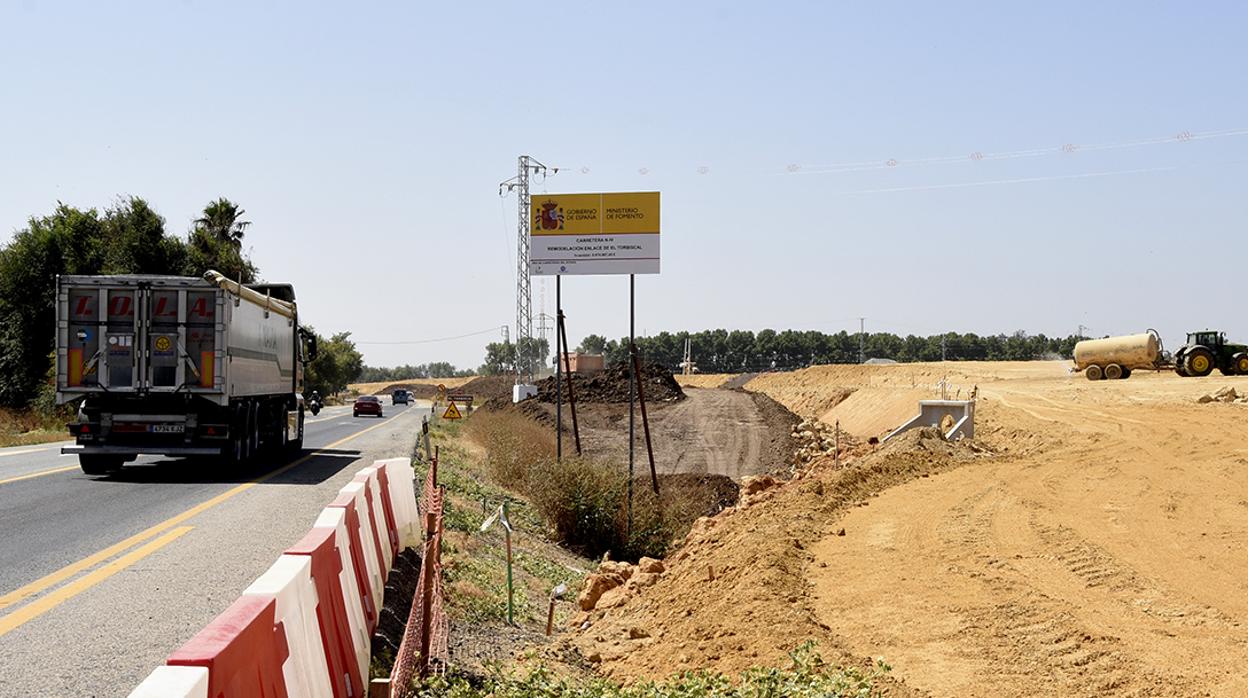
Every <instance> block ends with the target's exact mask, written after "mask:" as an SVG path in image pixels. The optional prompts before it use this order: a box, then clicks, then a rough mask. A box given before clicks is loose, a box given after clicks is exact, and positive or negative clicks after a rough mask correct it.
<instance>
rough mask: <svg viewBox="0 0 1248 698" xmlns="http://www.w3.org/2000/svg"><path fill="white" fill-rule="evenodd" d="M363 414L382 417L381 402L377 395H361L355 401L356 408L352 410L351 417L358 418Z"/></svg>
mask: <svg viewBox="0 0 1248 698" xmlns="http://www.w3.org/2000/svg"><path fill="white" fill-rule="evenodd" d="M362 414H375V415H377V416H378V417H380V416H381V400H378V399H377V397H376V396H375V395H361V396H359V397H357V398H356V399H355V406H354V407H352V408H351V415H352V416H353V417H358V416H360V415H362Z"/></svg>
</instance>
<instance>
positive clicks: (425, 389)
mask: <svg viewBox="0 0 1248 698" xmlns="http://www.w3.org/2000/svg"><path fill="white" fill-rule="evenodd" d="M396 390H407V391H409V392H411V394H412V397H414V398H417V399H420V400H428V399H430V398H432V397H433V396H434V395H437V394H438V386H436V385H430V384H429V383H391V384H390V385H387V386H385V387H384V388H381V389H380V390H374V391H373V392H372V394H373V395H390V394H391V393H393V392H394V391H396Z"/></svg>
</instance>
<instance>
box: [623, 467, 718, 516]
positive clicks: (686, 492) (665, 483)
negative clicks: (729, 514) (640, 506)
mask: <svg viewBox="0 0 1248 698" xmlns="http://www.w3.org/2000/svg"><path fill="white" fill-rule="evenodd" d="M634 485H635V486H637V487H649V486H650V478H649V477H640V478H636V479H635V480H634ZM659 490H660V491H661V492H663V494H664V496H665V497H670V498H671V499H674V500H677V501H681V502H684V503H686V504H690V505H692V504H695V503H696V505H697V506H698V507H700V508H701V509H702V515H703V516H714V515H715V514H718V513H719V512H720V511H723V510H724V509H726V508H728V507H731V506H735V505H736V503H737V499H738V498H739V497H740V488H739V487H738V486H737V483H735V482H733V481H732V478H730V477H728V476H726V475H715V474H706V473H675V474H668V475H659Z"/></svg>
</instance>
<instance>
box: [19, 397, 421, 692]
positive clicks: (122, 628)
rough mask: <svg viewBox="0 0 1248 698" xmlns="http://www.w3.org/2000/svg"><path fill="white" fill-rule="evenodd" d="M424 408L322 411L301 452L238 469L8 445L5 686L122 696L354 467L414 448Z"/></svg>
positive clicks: (298, 530)
mask: <svg viewBox="0 0 1248 698" xmlns="http://www.w3.org/2000/svg"><path fill="white" fill-rule="evenodd" d="M427 413H428V403H427V402H419V401H418V402H417V404H416V405H414V406H412V407H403V406H396V407H391V406H390V405H388V404H387V405H386V416H385V418H383V419H376V418H364V417H361V418H358V419H356V418H353V417H352V416H351V411H350V407H329V408H326V409H325V410H323V411H322V412H321V413H320V415H318V416H317V417H313V418H310V419H309V420H308V422H307V423H306V426H305V436H304V446H305V450H304V452H303V454H301V455H300V456H295V457H284V458H282V459H275V460H270V461H266V462H262V463H259V464H256V465H254V466H249V467H246V468H241V469H232V470H223V469H221V468H220V466H217V465H215V464H214V463H212V462H210V461H186V460H179V459H170V458H159V457H144V458H141V459H139V460H138V461H137V462H135V463H132V464H130V465H128V466H127V467H126V468H124V469H123V470H122V471H121V472H119V473H117V474H115V475H112V476H107V477H94V476H88V475H84V474H83V473H82V472H81V471H80V470H79V469H78V467H77V460H76V458H74V457H72V456H62V455H60V447H61V446H62V445H63V444H46V445H40V446H29V447H17V448H10V449H0V531H3V535H0V696H10V695H13V696H16V695H22V696H125V695H126V694H128V693H129V692H130V690H131V689H132V688H133V687H134V685H135V684H137V683H138V682H139V681H141V680H142V679H143V677H145V676H146V675H147V674H148V673H149V672H150V671H151V670H152V668H154V667H155V666H157V665H158V664H160V663H161V662H162V660H163V659H164V657H165V656H166V655H168V654H169V653H170V652H171V651H173V650H174V649H176V648H177V647H178V646H179V645H180V644H181V643H182V642H185V641H186V640H187V639H188V638H189V637H191V635H193V634H194V633H195V632H196V631H198V630H199V628H201V627H202V626H203V625H204V624H205V623H207V622H208V621H209V620H211V619H212V618H213V617H214V616H215V615H216V614H217V613H219V612H220V611H222V610H224V609H225V607H226V606H228V605H229V603H231V602H232V601H233V600H234V599H235V598H237V596H238V594H239V593H240V592H241V591H242V590H243V589H244V588H245V587H246V586H247V585H248V584H249V583H250V582H251V581H252V580H253V579H255V578H256V577H258V576H259V575H260V574H261V573H263V572H264V571H265V570H266V569H267V568H268V567H269V565H271V564H272V563H273V561H274V560H275V559H276V557H277V555H279V554H280V553H281V552H282V550H284V549H285V548H286V547H288V546H289V545H290V544H292V543H294V542H295V541H297V540H298V539H299V538H300V537H301V536H302V535H303V534H304V533H306V532H307V529H308V528H309V527H310V526H311V524H312V521H313V520H314V519H315V518H316V515H317V513H318V512H319V511H320V510H321V508H323V507H324V506H325V505H326V504H328V503H329V501H330V500H331V499H333V495H334V493H336V492H337V490H338V489H339V488H341V487H342V486H343V485H344V484H346V483H347V482H348V481H350V479H351V478H352V477H353V476H354V473H355V472H356V471H357V470H358V469H359V468H361V467H363V466H364V465H367V464H370V463H371V462H372V461H373V460H375V459H378V458H393V457H400V456H407V455H410V452H411V448H412V444H413V443H414V441H415V437H416V432H417V431H418V430H419V425H420V415H423V414H427Z"/></svg>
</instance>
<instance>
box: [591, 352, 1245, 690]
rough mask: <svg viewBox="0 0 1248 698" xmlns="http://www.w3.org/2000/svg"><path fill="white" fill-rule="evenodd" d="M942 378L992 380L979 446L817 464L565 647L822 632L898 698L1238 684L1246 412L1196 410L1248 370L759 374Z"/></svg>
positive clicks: (775, 379) (720, 523) (627, 663)
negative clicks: (1089, 376) (882, 666)
mask: <svg viewBox="0 0 1248 698" xmlns="http://www.w3.org/2000/svg"><path fill="white" fill-rule="evenodd" d="M802 374H804V375H802ZM942 379H943V380H945V381H946V382H947V383H950V384H952V385H954V386H955V388H954V389H959V388H960V389H963V390H966V389H969V388H970V387H973V386H978V387H979V395H980V398H981V399H980V402H979V407H978V410H977V416H978V423H977V431H978V438H977V441H976V444H974V445H973V446H972V445H957V446H953V445H949V444H946V443H944V442H943V441H939V440H938V439H933V438H932V435H930V434H929V435H928V436H927V437H924V436H923V435H922V433H919V434H917V435H915V434H916V432H911V433H910V434H908V435H906V436H905V437H903V439H904V440H903V441H901V442H900V443H895V442H890V443H889V444H886V445H885V446H882V447H881V448H880V449H879V450H878V452H876V453H873V454H867V455H864V456H861V457H858V458H852V459H850V464H849V465H848V467H844V468H841V469H839V470H837V469H833V468H830V467H829V466H828V462H827V459H826V458H825V459H823V460H821V461H816V462H815V463H814V464H813V465H812V467H811V469H810V470H809V471H807V472H805V473H802V474H800V475H799V477H797V478H796V479H795V480H794V481H792V482H790V483H787V484H784V485H782V486H779V487H777V488H774V489H773V490H767V491H764V492H762V493H761V494H755V495H749V496H746V497H745V498H744V499H743V502H742V503H741V504H739V505H738V506H737V507H736V508H733V509H729V510H727V511H726V512H725V513H723V514H720V515H719V516H717V517H714V518H713V519H708V520H706V521H705V522H702V523H700V524H698V525H695V527H694V530H693V532H692V533H691V534H690V536H689V539H688V543H687V544H686V545H685V546H684V547H683V548H682V549H681V550H680V551H679V552H677V553H676V554H674V555H672V556H670V557H669V558H668V560H667V561H666V563H667V565H668V568H669V570H670V571H669V573H667V574H665V575H664V577H663V578H662V579H661V580H660V581H659V582H658V583H657V584H655V586H654V587H653V588H651V589H648V590H646V591H645V592H644V593H641V594H639V595H637V596H636V597H635V598H632V599H630V600H628V601H627V602H626V603H624V604H622V605H620V606H619V607H617V608H613V609H609V610H607V611H605V612H603V613H601V614H599V613H598V612H597V611H595V615H593V616H591V617H589V618H586V620H589V622H590V625H589V627H588V628H587V629H586V630H584V631H583V632H580V633H578V634H577V635H576V636H575V638H574V639H573V641H572V642H573V644H575V645H576V646H578V647H579V648H581V650H582V651H583V652H592V653H595V654H596V655H597V656H598V657H600V658H601V660H602V661H601V670H602V671H604V672H605V673H607V674H609V675H612V676H615V677H618V678H623V679H630V680H631V679H639V678H642V677H646V676H652V675H657V674H662V673H667V672H668V671H670V670H672V669H685V668H694V667H709V668H714V669H719V670H728V671H731V670H734V669H737V668H740V667H742V666H745V665H746V664H756V663H774V662H777V661H780V660H781V659H782V658H783V657H782V653H783V652H784V651H785V650H787V649H788V648H790V647H792V646H793V645H795V644H797V643H800V642H802V641H804V640H807V639H816V640H818V641H819V642H820V643H821V644H822V645H823V646H824V647H825V648H830V649H831V650H832V651H831V652H830V654H834V655H835V654H836V653H841V657H842V658H843V659H849V660H850V661H853V660H854V658H863V657H875V656H883V657H884V658H886V659H887V660H888V661H889V662H890V663H891V664H892V665H893V668H894V669H893V675H894V677H895V679H896V681H898V682H899V683H898V685H896V686H894V687H893V689H891V690H894V691H895V693H904V692H906V691H911V690H912V691H917V692H918V694H927V695H940V696H944V695H959V696H1007V697H1013V696H1036V695H1064V696H1065V695H1069V696H1154V695H1157V696H1191V695H1248V669H1245V667H1248V585H1245V584H1244V582H1243V578H1244V570H1245V563H1244V557H1243V554H1242V541H1243V540H1245V539H1246V538H1248V479H1245V478H1244V477H1243V473H1244V469H1245V466H1248V447H1245V441H1244V439H1243V434H1244V431H1243V428H1244V424H1245V420H1248V405H1244V404H1240V403H1223V402H1212V403H1208V404H1197V399H1198V398H1199V397H1200V396H1202V395H1204V394H1207V393H1213V392H1215V391H1216V390H1217V389H1218V388H1221V387H1224V386H1233V387H1235V388H1236V389H1237V390H1238V391H1239V392H1244V391H1245V389H1248V378H1225V377H1210V378H1206V379H1191V378H1188V379H1185V378H1179V377H1178V376H1175V375H1174V374H1164V373H1163V374H1155V373H1138V372H1137V374H1135V375H1133V376H1132V377H1131V378H1130V379H1129V380H1125V381H1112V382H1098V383H1090V382H1088V381H1086V380H1085V379H1084V378H1082V377H1080V376H1070V375H1067V374H1066V373H1065V364H1062V363H1060V362H1037V363H1027V364H1015V363H1005V364H991V363H981V364H954V365H949V364H945V365H940V364H936V365H932V364H928V365H917V366H906V365H901V366H881V367H819V368H818V369H811V370H809V371H808V372H798V374H796V375H795V374H785V375H783V376H760V377H758V378H755V379H754V380H752V381H751V385H750V388H752V389H757V388H759V387H763V388H764V389H766V390H768V391H769V392H770V393H771V394H772V395H773V396H776V399H777V400H778V401H780V402H785V401H786V400H788V404H790V406H793V405H798V406H800V405H802V404H805V405H806V406H807V407H808V409H810V410H811V411H818V410H819V409H820V408H826V403H823V404H820V400H826V399H828V396H834V395H836V394H838V393H839V391H840V390H841V389H842V388H845V387H854V388H855V390H864V389H868V388H870V389H873V390H878V391H880V395H881V396H888V395H890V394H891V395H892V396H893V397H892V398H890V399H891V400H894V401H896V402H898V403H900V402H903V401H910V400H911V399H912V395H913V391H919V392H922V391H924V390H934V385H935V384H937V383H939V382H941V381H942ZM963 394H965V393H963ZM843 402H844V401H841V402H837V403H836V405H834V406H833V408H831V409H830V410H829V409H825V412H824V414H825V415H826V414H827V412H828V411H832V410H835V409H836V406H839V405H841V404H843ZM863 409H865V405H864V407H863ZM807 414H810V412H807ZM868 504H869V505H870V506H867V505H868ZM638 631H640V632H638ZM630 638H634V639H630Z"/></svg>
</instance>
